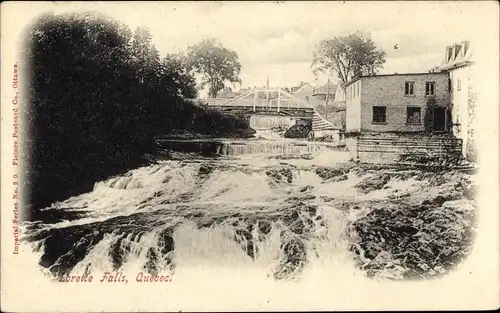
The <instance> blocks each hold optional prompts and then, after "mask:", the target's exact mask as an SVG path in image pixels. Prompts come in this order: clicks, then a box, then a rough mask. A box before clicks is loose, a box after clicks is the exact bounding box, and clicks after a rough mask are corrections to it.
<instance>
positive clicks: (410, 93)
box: [405, 82, 414, 96]
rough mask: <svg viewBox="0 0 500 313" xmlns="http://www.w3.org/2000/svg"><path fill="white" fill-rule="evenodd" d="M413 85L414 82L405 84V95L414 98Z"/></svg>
mask: <svg viewBox="0 0 500 313" xmlns="http://www.w3.org/2000/svg"><path fill="white" fill-rule="evenodd" d="M413 84H414V82H405V95H406V96H413Z"/></svg>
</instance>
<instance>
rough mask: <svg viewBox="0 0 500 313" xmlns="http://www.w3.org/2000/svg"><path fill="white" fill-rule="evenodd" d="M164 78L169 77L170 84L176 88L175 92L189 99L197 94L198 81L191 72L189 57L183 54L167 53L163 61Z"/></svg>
mask: <svg viewBox="0 0 500 313" xmlns="http://www.w3.org/2000/svg"><path fill="white" fill-rule="evenodd" d="M160 77H161V78H162V80H164V79H168V81H169V83H170V86H173V87H174V88H175V90H174V92H175V93H176V94H178V95H181V96H182V97H184V98H187V99H194V98H196V96H197V93H198V91H197V90H196V81H195V79H194V77H193V76H192V75H190V74H189V68H188V62H187V59H186V58H185V57H184V56H183V55H182V54H167V56H166V57H165V58H163V60H162V62H161V76H160Z"/></svg>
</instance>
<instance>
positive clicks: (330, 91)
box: [313, 84, 337, 95]
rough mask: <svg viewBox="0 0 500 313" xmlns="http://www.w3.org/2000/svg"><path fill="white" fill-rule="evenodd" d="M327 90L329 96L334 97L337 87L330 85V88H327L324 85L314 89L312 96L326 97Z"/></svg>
mask: <svg viewBox="0 0 500 313" xmlns="http://www.w3.org/2000/svg"><path fill="white" fill-rule="evenodd" d="M327 90H328V94H329V95H334V94H335V91H336V90H337V85H336V84H330V88H328V86H327V84H324V85H323V86H319V87H317V88H315V89H314V93H313V95H326V93H327Z"/></svg>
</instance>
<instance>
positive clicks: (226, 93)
mask: <svg viewBox="0 0 500 313" xmlns="http://www.w3.org/2000/svg"><path fill="white" fill-rule="evenodd" d="M236 96H237V93H235V92H233V90H232V89H231V88H224V89H223V90H221V91H219V93H218V94H217V98H221V99H231V98H234V97H236Z"/></svg>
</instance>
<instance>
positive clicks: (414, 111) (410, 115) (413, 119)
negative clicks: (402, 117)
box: [406, 107, 420, 124]
mask: <svg viewBox="0 0 500 313" xmlns="http://www.w3.org/2000/svg"><path fill="white" fill-rule="evenodd" d="M406 123H408V124H420V108H419V107H407V108H406Z"/></svg>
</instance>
